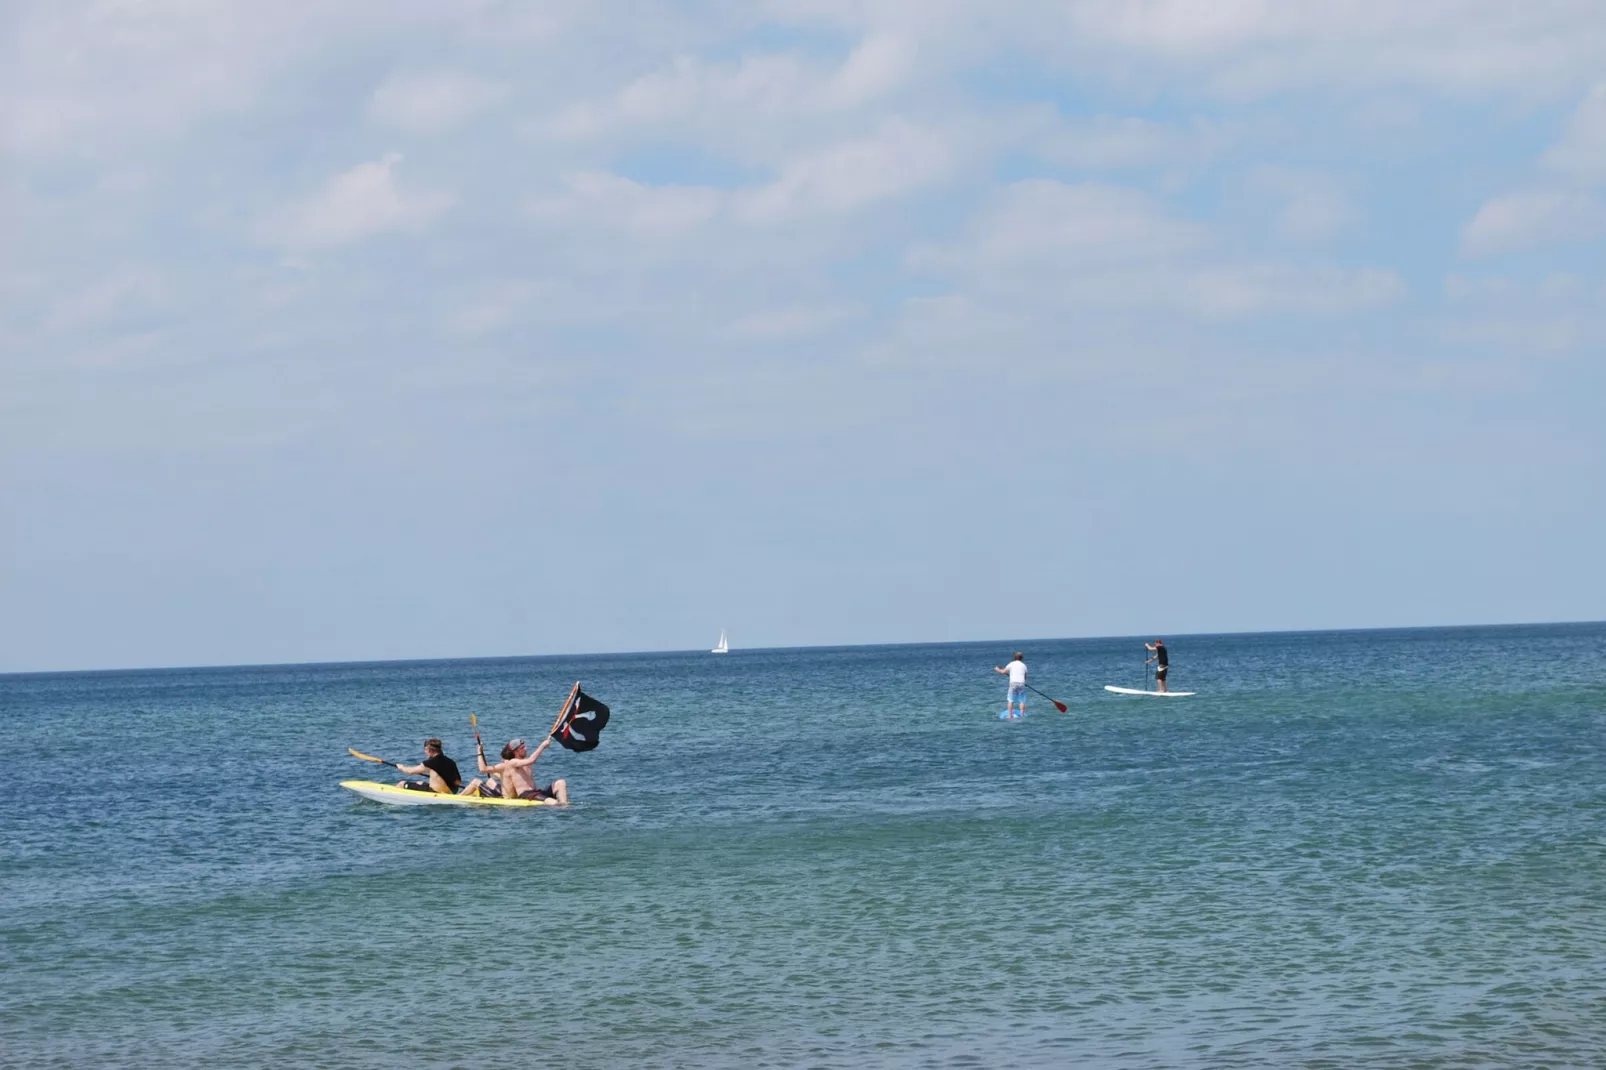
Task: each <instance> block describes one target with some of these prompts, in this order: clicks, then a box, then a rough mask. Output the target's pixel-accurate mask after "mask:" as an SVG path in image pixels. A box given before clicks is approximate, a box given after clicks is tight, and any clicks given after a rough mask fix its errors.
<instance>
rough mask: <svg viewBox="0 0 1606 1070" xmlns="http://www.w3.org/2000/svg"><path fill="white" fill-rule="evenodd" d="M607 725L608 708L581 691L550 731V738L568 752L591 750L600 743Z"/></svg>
mask: <svg viewBox="0 0 1606 1070" xmlns="http://www.w3.org/2000/svg"><path fill="white" fill-rule="evenodd" d="M607 723H608V707H606V706H604V705H603V704H602V703H600V702H598V701H597V700H596V699H594V698H592V697H591V696H590V695H588V694H586V693H585V692H584V691H581V692H580V693H579V694H578V695H577V696H576V697H575V700H574V702H573V704H571V705H570V706H569V712H568V714H566V715H565V716H564V718H563V720H561V721H559V722H558V727H556V728H554V729H553V730H552V738H553V739H555V740H557V741H558V745H559V746H560V747H567V748H568V749H569V750H575V751H583V750H591V749H592V748H593V747H595V746H596V745H597V743H598V742H599V741H600V739H599V737H600V736H601V735H602V729H603V727H604V726H605V725H606V724H607Z"/></svg>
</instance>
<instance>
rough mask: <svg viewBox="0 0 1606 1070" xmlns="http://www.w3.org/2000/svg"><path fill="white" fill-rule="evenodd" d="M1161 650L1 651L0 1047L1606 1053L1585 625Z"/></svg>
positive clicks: (302, 1053)
mask: <svg viewBox="0 0 1606 1070" xmlns="http://www.w3.org/2000/svg"><path fill="white" fill-rule="evenodd" d="M1168 638H1169V645H1170V647H1171V650H1172V662H1173V666H1174V667H1173V671H1172V686H1173V687H1174V688H1176V689H1179V690H1182V689H1186V690H1196V691H1198V692H1199V695H1198V697H1195V698H1186V699H1171V700H1154V699H1146V698H1122V697H1117V696H1114V695H1110V694H1107V693H1105V692H1104V691H1103V690H1102V685H1104V684H1106V683H1115V684H1120V685H1125V686H1136V684H1137V683H1138V682H1139V680H1140V679H1141V673H1142V669H1141V662H1142V658H1143V656H1144V655H1143V650H1142V646H1141V640H1135V639H1108V640H1077V641H1069V640H1054V641H1030V642H1021V643H1016V642H1014V641H1005V642H998V643H977V644H950V645H931V646H890V647H856V648H842V649H806V650H772V651H743V650H737V651H734V652H732V653H731V654H730V655H729V656H727V657H714V656H711V655H708V654H705V653H693V654H642V655H629V656H597V657H582V658H532V659H514V660H492V661H452V662H429V663H418V662H415V663H398V664H362V665H315V666H289V667H270V668H233V669H201V670H172V671H165V670H164V671H146V672H108V673H78V674H54V675H13V676H0V729H3V730H4V733H5V737H6V740H7V743H8V752H9V754H10V759H9V760H8V762H7V763H6V768H5V774H4V776H3V777H0V1065H4V1066H7V1067H29V1068H34V1067H123V1066H136V1065H142V1066H165V1067H188V1066H209V1067H219V1066H229V1067H234V1066H242V1067H251V1066H263V1067H267V1066H273V1067H289V1066H295V1067H398V1066H404V1067H410V1068H427V1067H442V1068H445V1067H480V1066H486V1067H491V1066H494V1067H505V1066H510V1065H515V1064H517V1063H528V1062H533V1063H535V1064H536V1065H540V1064H547V1063H550V1064H553V1065H562V1066H566V1067H616V1066H698V1067H702V1066H707V1067H782V1066H784V1067H791V1066H886V1067H923V1066H955V1067H963V1066H1053V1067H1061V1066H1077V1067H1134V1068H1137V1067H1299V1066H1303V1067H1334V1068H1340V1067H1342V1068H1350V1067H1374V1066H1375V1067H1399V1066H1421V1067H1434V1066H1443V1067H1464V1066H1512V1067H1519V1066H1520V1067H1530V1066H1558V1067H1559V1066H1568V1067H1586V1066H1603V1065H1606V625H1593V624H1592V625H1555V626H1540V627H1501V628H1479V629H1434V630H1412V631H1378V632H1336V633H1335V632H1328V633H1305V634H1272V635H1231V636H1196V637H1186V636H1179V637H1168ZM1016 646H1020V647H1021V648H1023V649H1025V650H1026V652H1027V660H1028V663H1029V664H1030V666H1031V672H1032V682H1033V683H1034V684H1035V685H1036V686H1038V687H1040V688H1042V689H1043V690H1044V691H1047V692H1048V693H1049V694H1051V695H1054V696H1055V697H1058V698H1060V699H1062V700H1063V701H1065V702H1066V703H1067V704H1068V705H1069V706H1070V713H1069V714H1067V715H1063V716H1062V715H1059V714H1057V713H1056V712H1055V711H1054V710H1053V708H1052V707H1051V706H1049V705H1048V704H1047V703H1046V702H1043V701H1040V700H1039V701H1035V702H1033V704H1032V706H1031V715H1030V716H1029V717H1028V718H1027V719H1026V720H1025V721H1024V722H1020V723H1004V722H1001V721H999V719H998V711H999V710H1000V709H1001V708H1002V705H1003V693H1004V680H1003V678H1002V677H1000V676H997V675H996V674H994V673H993V672H992V667H993V666H994V665H999V664H1002V663H1003V662H1004V661H1005V660H1007V657H1008V655H1009V653H1010V651H1011V649H1013V648H1014V647H1016ZM576 679H580V680H582V681H583V682H584V686H585V687H586V690H587V691H588V692H590V693H592V694H595V695H597V696H598V697H599V698H602V699H603V700H604V701H606V702H608V703H609V704H610V705H611V706H612V708H613V720H612V723H611V724H610V725H609V727H608V730H607V731H606V733H604V736H603V741H602V745H601V746H600V747H599V748H598V749H597V750H595V751H593V752H590V753H587V754H571V753H568V752H564V751H557V750H556V748H553V751H550V752H549V754H548V756H547V757H544V758H543V759H542V760H541V762H540V763H539V765H538V766H537V770H538V772H539V773H540V774H541V776H540V779H542V780H543V781H546V780H548V779H550V778H551V777H553V776H563V777H566V778H567V779H568V781H569V785H570V789H571V792H572V795H573V798H574V805H573V806H572V807H570V808H569V809H567V810H564V811H558V810H545V809H543V810H531V811H508V812H499V811H492V810H485V811H467V810H443V809H435V808H430V809H396V808H390V807H384V806H381V805H378V804H375V803H370V802H364V801H362V800H359V799H358V798H356V797H355V796H353V795H351V794H350V793H347V792H345V791H343V790H342V789H340V788H339V787H338V786H337V782H338V781H339V780H341V779H345V778H361V777H365V776H369V775H372V774H374V773H376V772H381V773H386V772H391V771H390V770H381V769H379V767H375V766H372V765H367V764H364V763H361V762H358V761H355V760H353V759H352V758H350V757H349V756H348V755H347V754H346V748H347V747H348V746H354V747H356V748H358V749H359V750H364V751H367V752H369V753H375V754H381V755H384V756H387V757H391V758H402V759H406V760H409V761H416V760H417V758H418V757H419V743H420V741H421V740H422V739H423V738H424V737H425V736H426V735H440V736H442V737H444V738H445V739H446V741H447V749H448V753H450V754H452V755H453V756H454V757H456V758H458V760H459V761H460V762H463V764H464V766H465V768H467V766H468V764H469V763H470V762H471V758H469V755H471V754H472V742H471V736H470V732H469V725H468V714H469V713H470V712H474V713H476V714H478V715H479V718H480V721H481V723H482V724H483V725H484V726H485V728H486V731H487V733H488V734H489V737H490V739H491V740H493V741H498V742H499V741H500V740H503V739H505V738H506V737H508V736H511V735H515V734H518V735H525V736H531V737H534V736H538V735H539V734H540V733H541V732H542V731H544V730H545V729H546V727H547V725H549V724H550V722H551V719H552V717H553V716H554V714H555V712H556V707H557V705H558V703H559V702H560V701H561V700H562V698H563V696H564V695H565V694H566V693H567V690H568V687H569V685H570V684H571V683H572V682H573V681H574V680H576ZM1034 698H1035V696H1034Z"/></svg>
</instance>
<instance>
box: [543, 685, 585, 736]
mask: <svg viewBox="0 0 1606 1070" xmlns="http://www.w3.org/2000/svg"><path fill="white" fill-rule="evenodd" d="M579 693H580V681H579V680H576V681H575V682H574V686H573V687H571V688H569V697H568V698H566V699H564V700H563V708H562V709H561V710H559V711H558V719H557V720H556V721H553V722H552V727H551V728H549V729H547V734H546V738H548V739H551V738H552V733H553V732H556V731H557V730H558V725H560V724H562V723H563V716H564V714H566V713H568V712H569V707H570V706H572V705H574V696H575V695H577V694H579Z"/></svg>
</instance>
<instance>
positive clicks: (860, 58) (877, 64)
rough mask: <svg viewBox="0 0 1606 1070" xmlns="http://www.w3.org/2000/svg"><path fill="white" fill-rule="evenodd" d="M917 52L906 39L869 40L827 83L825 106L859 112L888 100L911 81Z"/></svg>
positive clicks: (870, 38)
mask: <svg viewBox="0 0 1606 1070" xmlns="http://www.w3.org/2000/svg"><path fill="white" fill-rule="evenodd" d="M915 51H916V49H915V46H914V44H912V43H911V42H909V41H907V40H905V39H902V38H897V37H869V38H866V39H865V40H863V41H861V42H859V45H858V47H856V48H854V50H853V52H852V54H851V55H849V56H848V59H847V62H846V63H844V64H843V65H842V66H841V67H840V68H839V69H838V70H837V71H835V72H834V73H833V74H832V75H831V77H830V79H829V80H828V81H827V82H826V83H825V86H824V91H823V93H822V102H823V103H824V104H825V105H826V106H828V107H834V108H856V107H859V106H861V105H863V104H867V103H869V102H870V101H873V100H876V99H878V98H880V97H882V96H885V95H886V94H887V93H890V92H892V91H893V90H894V89H896V88H898V86H899V85H901V84H902V83H903V82H904V81H905V79H907V78H908V77H909V74H910V72H911V70H912V68H913V67H914V61H915Z"/></svg>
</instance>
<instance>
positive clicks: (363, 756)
mask: <svg viewBox="0 0 1606 1070" xmlns="http://www.w3.org/2000/svg"><path fill="white" fill-rule="evenodd" d="M346 751H347V753H349V754H350V755H351V756H352V757H353V758H361V759H362V760H363V761H365V762H378V763H379V764H380V765H388V766H390V767H391V768H392V769H400V768H401V766H399V765H397V764H396V763H395V762H387V761H385V759H383V758H375V757H374V756H373V755H372V754H364V753H363V752H362V751H360V750H353V749H352V748H350V747H347V748H346Z"/></svg>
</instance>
